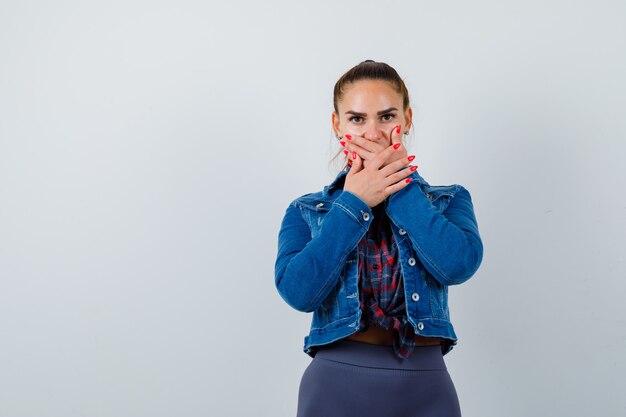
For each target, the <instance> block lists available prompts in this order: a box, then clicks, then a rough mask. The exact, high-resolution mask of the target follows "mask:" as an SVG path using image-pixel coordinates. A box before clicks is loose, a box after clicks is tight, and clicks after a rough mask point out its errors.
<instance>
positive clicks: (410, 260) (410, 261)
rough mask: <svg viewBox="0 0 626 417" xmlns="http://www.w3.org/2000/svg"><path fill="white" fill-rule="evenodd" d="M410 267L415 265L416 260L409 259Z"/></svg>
mask: <svg viewBox="0 0 626 417" xmlns="http://www.w3.org/2000/svg"><path fill="white" fill-rule="evenodd" d="M409 265H411V266H413V265H415V258H409Z"/></svg>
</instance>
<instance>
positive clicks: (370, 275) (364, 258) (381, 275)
mask: <svg viewBox="0 0 626 417" xmlns="http://www.w3.org/2000/svg"><path fill="white" fill-rule="evenodd" d="M372 211H373V212H374V217H373V220H372V223H371V224H370V227H369V229H368V230H367V232H366V234H365V236H364V237H363V239H361V241H360V242H359V246H358V253H359V294H360V303H361V310H362V311H363V314H362V316H361V323H360V326H359V331H360V332H365V331H366V330H367V329H368V327H369V326H370V325H376V326H378V327H382V328H383V329H387V330H388V329H393V333H394V343H393V348H394V352H395V353H396V355H397V356H398V357H400V358H402V359H404V358H406V357H408V356H409V355H410V354H411V353H413V350H414V348H415V339H414V335H415V330H414V329H413V325H411V323H410V322H409V321H408V319H407V315H406V307H405V306H406V304H405V299H404V284H403V280H402V272H401V270H400V264H399V263H398V259H399V255H398V247H397V245H396V242H395V240H394V236H393V233H392V231H391V226H390V224H389V218H388V217H387V215H386V213H385V211H384V207H383V205H382V204H380V205H378V206H376V207H374V208H372Z"/></svg>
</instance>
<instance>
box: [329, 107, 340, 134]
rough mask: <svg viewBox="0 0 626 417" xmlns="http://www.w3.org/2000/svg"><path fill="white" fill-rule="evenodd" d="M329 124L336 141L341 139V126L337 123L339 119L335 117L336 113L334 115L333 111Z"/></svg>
mask: <svg viewBox="0 0 626 417" xmlns="http://www.w3.org/2000/svg"><path fill="white" fill-rule="evenodd" d="M330 118H331V122H332V125H333V133H334V134H335V137H336V138H337V140H339V139H341V136H342V135H341V125H340V123H339V117H338V116H337V113H335V112H334V111H333V114H332V115H331V117H330Z"/></svg>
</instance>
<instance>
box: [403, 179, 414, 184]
mask: <svg viewBox="0 0 626 417" xmlns="http://www.w3.org/2000/svg"><path fill="white" fill-rule="evenodd" d="M412 179H413V178H407V179H406V180H404V181H405V182H406V183H407V184H408V183H410V182H411V180H412Z"/></svg>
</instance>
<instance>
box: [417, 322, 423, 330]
mask: <svg viewBox="0 0 626 417" xmlns="http://www.w3.org/2000/svg"><path fill="white" fill-rule="evenodd" d="M417 328H418V329H420V330H424V323H422V322H421V321H420V322H419V323H417Z"/></svg>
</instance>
